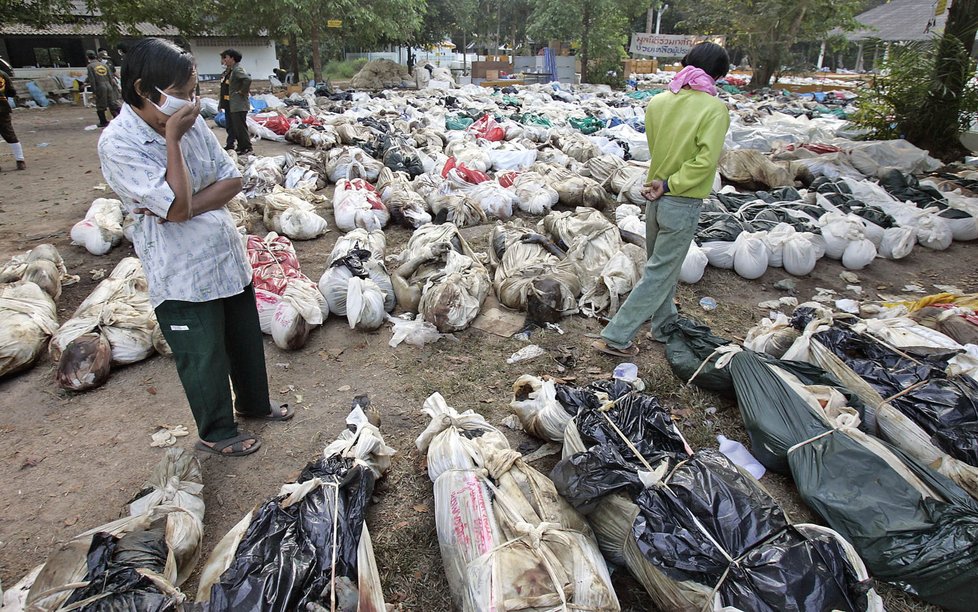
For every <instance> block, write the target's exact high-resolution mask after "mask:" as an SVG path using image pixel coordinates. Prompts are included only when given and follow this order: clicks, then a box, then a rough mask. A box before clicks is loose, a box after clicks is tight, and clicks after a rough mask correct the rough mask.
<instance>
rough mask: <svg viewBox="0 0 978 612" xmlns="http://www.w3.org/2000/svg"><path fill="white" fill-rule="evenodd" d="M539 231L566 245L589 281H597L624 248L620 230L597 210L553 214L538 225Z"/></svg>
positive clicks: (583, 209) (568, 254) (568, 255)
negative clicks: (606, 266)
mask: <svg viewBox="0 0 978 612" xmlns="http://www.w3.org/2000/svg"><path fill="white" fill-rule="evenodd" d="M537 231H539V232H540V233H543V234H547V235H549V236H550V238H551V239H553V240H554V241H555V242H556V241H560V242H563V243H564V244H566V245H567V246H568V251H567V257H568V258H570V259H572V260H574V261H576V262H577V265H578V267H579V268H580V269H581V270H582V278H585V279H586V278H595V279H596V278H597V277H598V276H599V275H600V274H601V271H602V270H603V269H604V266H605V264H607V263H608V260H610V259H611V258H612V257H614V256H615V254H616V253H618V252H619V251H620V250H621V246H622V240H621V233H620V232H619V230H618V227H617V226H616V225H614V224H612V223H611V222H610V221H609V220H608V219H607V218H606V217H605V216H604V215H603V214H601V213H600V212H599V211H597V210H594V209H593V208H585V207H579V208H576V209H575V210H573V211H553V212H551V213H550V214H548V215H547V216H546V217H544V218H543V219H542V220H541V221H540V222H539V223H537Z"/></svg>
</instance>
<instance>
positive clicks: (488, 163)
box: [439, 140, 492, 172]
mask: <svg viewBox="0 0 978 612" xmlns="http://www.w3.org/2000/svg"><path fill="white" fill-rule="evenodd" d="M445 155H447V156H449V157H454V158H455V162H456V163H457V164H461V165H464V166H465V167H466V168H468V169H470V170H478V171H479V172H488V171H489V168H491V167H492V159H491V158H490V157H489V151H488V150H486V149H484V148H482V147H480V146H478V145H476V144H475V143H474V142H471V141H465V140H457V141H455V142H450V143H448V144H447V145H445ZM439 170H441V168H439Z"/></svg>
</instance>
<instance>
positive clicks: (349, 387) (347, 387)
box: [337, 385, 353, 393]
mask: <svg viewBox="0 0 978 612" xmlns="http://www.w3.org/2000/svg"><path fill="white" fill-rule="evenodd" d="M352 388H353V387H351V386H350V385H343V386H342V387H340V388H339V389H337V391H339V392H340V393H345V392H346V391H349V390H350V389H352Z"/></svg>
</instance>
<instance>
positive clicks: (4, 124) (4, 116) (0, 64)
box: [0, 58, 27, 170]
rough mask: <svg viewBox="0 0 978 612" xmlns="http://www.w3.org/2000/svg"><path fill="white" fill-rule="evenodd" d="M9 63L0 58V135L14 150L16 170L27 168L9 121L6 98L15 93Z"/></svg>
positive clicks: (8, 107)
mask: <svg viewBox="0 0 978 612" xmlns="http://www.w3.org/2000/svg"><path fill="white" fill-rule="evenodd" d="M8 67H9V64H7V62H5V61H3V59H2V58H0V96H2V98H0V136H3V139H4V140H6V141H7V142H9V143H10V148H11V149H13V152H14V160H15V161H16V162H17V169H18V170H27V163H26V162H25V161H24V147H23V146H22V145H21V144H20V141H19V140H17V134H15V133H14V125H13V123H12V122H11V121H10V115H11V114H12V113H11V112H10V103H9V102H8V101H7V100H8V99H13V98H14V96H16V95H17V91H16V90H15V89H14V82H13V69H10V70H9V71H8Z"/></svg>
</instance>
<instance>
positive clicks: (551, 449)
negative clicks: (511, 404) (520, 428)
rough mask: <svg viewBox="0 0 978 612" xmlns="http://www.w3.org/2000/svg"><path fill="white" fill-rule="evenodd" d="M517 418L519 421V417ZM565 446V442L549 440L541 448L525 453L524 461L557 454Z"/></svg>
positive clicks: (527, 461)
mask: <svg viewBox="0 0 978 612" xmlns="http://www.w3.org/2000/svg"><path fill="white" fill-rule="evenodd" d="M512 416H513V418H516V415H515V414H514V415H512ZM516 420H517V421H519V419H516ZM563 448H564V445H563V444H557V443H556V442H547V443H545V444H544V445H543V446H541V447H540V448H538V449H536V450H535V451H533V452H532V453H530V454H529V455H524V456H523V461H525V462H526V463H533V462H534V461H536V460H537V459H543V458H544V457H549V456H550V455H556V454H557V453H559V452H560V451H562V450H563Z"/></svg>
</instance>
